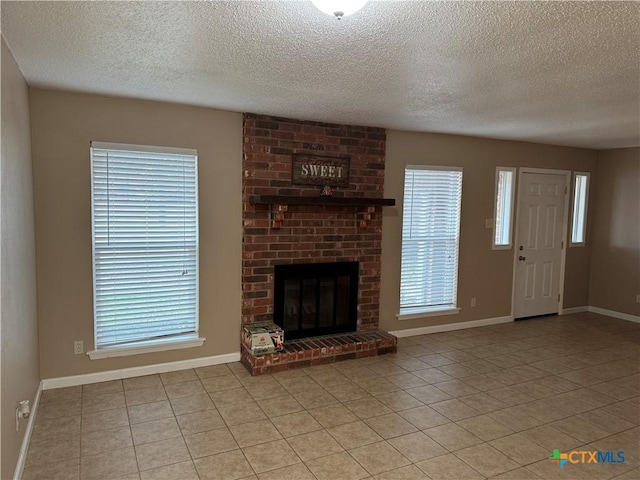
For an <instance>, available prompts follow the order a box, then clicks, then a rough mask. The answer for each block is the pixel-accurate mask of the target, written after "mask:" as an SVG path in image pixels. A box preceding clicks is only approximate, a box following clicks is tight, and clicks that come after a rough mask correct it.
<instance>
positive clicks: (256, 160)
mask: <svg viewBox="0 0 640 480" xmlns="http://www.w3.org/2000/svg"><path fill="white" fill-rule="evenodd" d="M243 122H244V123H243V241H242V322H243V324H247V323H254V322H261V321H273V320H274V298H275V287H274V267H275V266H276V265H292V264H316V263H331V262H359V268H358V270H359V271H358V282H357V283H358V285H357V318H356V321H355V324H356V325H355V327H356V328H355V329H356V332H355V333H356V334H357V335H355V336H354V335H351V337H352V338H351V339H350V340H347V339H346V336H348V335H345V334H343V335H342V337H340V336H333V337H314V338H313V340H312V339H307V340H295V341H293V342H290V341H287V333H286V330H285V346H286V347H287V350H286V351H285V352H283V353H277V354H272V355H266V356H262V357H253V356H251V355H250V354H249V353H248V352H247V351H246V350H244V349H243V350H242V356H243V362H244V363H245V365H246V366H247V367H248V368H249V369H250V370H251V372H252V373H253V374H257V373H264V372H267V371H278V370H286V369H287V368H292V367H298V366H304V365H311V364H319V363H328V362H331V361H336V360H340V359H342V358H343V357H344V356H347V358H349V357H357V356H366V355H374V354H378V353H385V352H387V351H392V350H394V349H395V345H396V340H395V337H393V336H391V335H389V334H386V333H384V332H380V331H379V330H378V322H379V318H378V317H379V296H380V255H381V247H382V245H381V244H382V208H383V207H382V205H384V203H383V202H384V200H383V189H384V162H385V139H386V134H385V131H384V129H380V128H374V127H361V126H350V125H336V124H328V123H319V122H311V121H300V120H292V119H287V118H279V117H270V116H263V115H256V114H251V113H246V114H244V119H243ZM294 155H318V156H322V157H329V158H348V159H349V162H350V165H349V183H348V186H344V187H337V188H335V189H334V191H333V196H332V197H330V198H326V199H325V200H322V199H321V198H320V190H321V187H320V186H316V185H297V184H294V183H293V182H292V158H293V156H294ZM387 204H388V203H387ZM351 333H352V332H351ZM306 343H310V344H309V345H306V346H305V344H306ZM323 352H324V353H323ZM329 352H332V353H331V354H330V353H329Z"/></svg>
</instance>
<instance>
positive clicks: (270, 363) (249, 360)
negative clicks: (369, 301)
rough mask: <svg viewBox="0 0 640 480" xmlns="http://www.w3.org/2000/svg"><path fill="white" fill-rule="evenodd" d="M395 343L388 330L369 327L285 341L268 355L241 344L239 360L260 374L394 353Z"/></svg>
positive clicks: (396, 343)
mask: <svg viewBox="0 0 640 480" xmlns="http://www.w3.org/2000/svg"><path fill="white" fill-rule="evenodd" d="M397 345H398V339H397V338H396V337H394V336H393V335H391V334H390V333H387V332H383V331H381V330H372V331H368V332H360V333H343V334H337V335H326V336H322V337H313V338H307V339H300V340H292V341H289V342H287V341H285V347H284V351H283V352H278V353H272V354H269V355H252V354H251V353H250V352H249V351H248V350H247V349H246V348H244V347H243V348H242V357H241V359H242V363H243V364H244V366H245V367H247V369H248V370H249V372H250V373H251V375H261V374H263V373H276V372H283V371H285V370H291V369H293V368H300V367H308V366H313V365H324V364H326V363H333V362H339V361H341V360H349V359H352V358H362V357H372V356H375V355H381V354H384V353H395V352H396V350H397Z"/></svg>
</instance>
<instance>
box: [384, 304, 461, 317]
mask: <svg viewBox="0 0 640 480" xmlns="http://www.w3.org/2000/svg"><path fill="white" fill-rule="evenodd" d="M459 312H460V309H459V308H455V307H435V308H434V307H431V308H428V307H426V308H407V309H405V310H403V311H401V312H400V313H399V314H397V315H396V318H397V319H398V320H413V319H415V318H425V317H440V316H442V315H457V314H458V313H459Z"/></svg>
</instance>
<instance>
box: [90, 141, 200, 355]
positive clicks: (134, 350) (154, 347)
mask: <svg viewBox="0 0 640 480" xmlns="http://www.w3.org/2000/svg"><path fill="white" fill-rule="evenodd" d="M90 147H91V148H96V149H116V150H136V151H141V152H149V153H166V154H175V155H194V156H195V157H196V158H197V157H198V151H197V150H195V149H190V148H176V147H158V146H150V145H135V144H123V143H112V142H97V141H91V142H90ZM92 168H93V167H92ZM92 175H93V174H92ZM196 175H197V171H196ZM91 188H92V189H93V185H92V187H91ZM197 188H198V179H197V177H196V192H197ZM196 194H197V193H196ZM92 195H93V193H92ZM198 211H199V204H197V205H196V215H198ZM93 218H94V214H93V200H92V202H91V221H92V222H93ZM92 232H93V227H92ZM92 251H93V248H92ZM196 255H199V247H198V248H197V250H196ZM94 268H95V260H94V259H93V258H92V269H94ZM198 270H199V268H198ZM196 275H197V277H199V271H198V272H197V273H196ZM92 277H93V280H92V283H93V282H95V272H94V274H93V275H92ZM196 285H197V290H196V324H195V329H196V330H195V332H193V333H186V334H183V335H177V336H172V337H167V338H155V339H152V340H142V341H136V342H131V343H126V344H117V345H110V346H105V347H100V348H97V349H95V350H91V351H88V352H87V353H86V355H87V356H88V357H89V358H90V359H91V360H99V359H104V358H111V357H123V356H129V355H139V354H144V353H153V352H161V351H169V350H178V349H184V348H194V347H201V346H202V345H203V344H204V342H205V341H206V338H205V337H201V336H200V335H199V332H200V301H199V296H200V295H199V290H200V288H199V281H197V282H196ZM93 290H94V292H95V284H94V285H93ZM92 323H93V335H94V345H96V344H97V340H96V327H95V300H94V316H93V322H92Z"/></svg>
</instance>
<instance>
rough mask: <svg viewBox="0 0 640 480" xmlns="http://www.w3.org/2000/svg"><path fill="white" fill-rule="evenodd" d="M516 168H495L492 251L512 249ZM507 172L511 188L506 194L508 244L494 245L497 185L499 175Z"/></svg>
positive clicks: (496, 223)
mask: <svg viewBox="0 0 640 480" xmlns="http://www.w3.org/2000/svg"><path fill="white" fill-rule="evenodd" d="M517 170H518V169H517V168H516V167H496V177H495V187H494V199H493V222H492V223H493V230H492V236H491V248H492V250H511V248H513V224H514V219H515V211H514V209H515V197H516V173H517ZM501 172H509V173H510V174H511V188H510V189H509V192H508V194H509V195H510V200H509V219H508V220H509V234H508V236H509V242H508V243H496V230H497V228H498V200H499V198H500V197H499V194H500V192H499V184H500V173H501Z"/></svg>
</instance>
